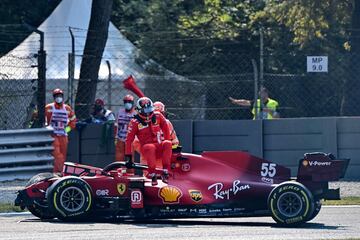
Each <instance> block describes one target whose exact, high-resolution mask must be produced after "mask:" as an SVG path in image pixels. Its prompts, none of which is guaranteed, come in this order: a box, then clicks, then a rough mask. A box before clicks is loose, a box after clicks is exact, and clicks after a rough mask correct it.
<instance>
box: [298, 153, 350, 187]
mask: <svg viewBox="0 0 360 240" xmlns="http://www.w3.org/2000/svg"><path fill="white" fill-rule="evenodd" d="M349 161H350V159H336V158H335V157H334V155H332V154H326V153H322V152H315V153H305V154H304V158H303V159H301V160H300V161H299V168H298V173H297V180H298V181H301V180H305V181H309V180H310V181H313V182H328V181H337V180H339V179H340V178H343V177H344V176H345V173H346V169H347V167H348V165H349Z"/></svg>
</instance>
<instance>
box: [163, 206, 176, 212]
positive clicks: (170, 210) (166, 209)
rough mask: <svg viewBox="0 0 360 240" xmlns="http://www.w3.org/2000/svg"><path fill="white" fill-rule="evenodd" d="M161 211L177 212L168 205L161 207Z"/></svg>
mask: <svg viewBox="0 0 360 240" xmlns="http://www.w3.org/2000/svg"><path fill="white" fill-rule="evenodd" d="M160 212H161V213H174V212H175V209H173V208H169V207H166V208H161V209H160Z"/></svg>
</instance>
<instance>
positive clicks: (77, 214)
mask: <svg viewBox="0 0 360 240" xmlns="http://www.w3.org/2000/svg"><path fill="white" fill-rule="evenodd" d="M47 199H48V202H49V207H50V209H51V210H52V212H53V213H54V214H55V216H56V217H57V218H59V219H61V220H80V219H83V218H84V217H85V216H86V215H87V214H88V213H89V211H90V210H91V206H92V193H91V188H90V186H89V184H87V183H86V182H85V181H84V180H82V179H80V178H78V177H73V176H71V177H65V178H61V179H59V180H57V181H56V182H55V183H54V184H53V185H52V186H51V187H50V188H49V191H48V196H47Z"/></svg>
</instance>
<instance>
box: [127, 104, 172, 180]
mask: <svg viewBox="0 0 360 240" xmlns="http://www.w3.org/2000/svg"><path fill="white" fill-rule="evenodd" d="M136 110H137V112H138V114H136V115H135V116H134V118H133V119H131V121H130V123H129V126H128V132H127V136H126V142H125V161H126V166H127V167H132V165H133V162H132V159H131V157H132V152H131V145H132V142H133V141H134V139H135V136H137V138H138V139H139V143H140V153H141V155H142V156H143V158H144V159H146V161H147V164H148V166H149V169H148V175H147V177H148V178H151V185H153V186H154V185H157V176H156V172H155V168H156V158H161V160H162V165H163V173H162V176H161V178H162V181H163V182H164V183H167V182H168V178H169V169H170V158H171V154H172V149H171V145H172V144H171V141H170V131H169V127H168V124H167V122H166V119H165V117H164V116H163V115H162V114H161V113H159V112H154V104H153V102H152V101H151V99H150V98H148V97H142V98H140V99H139V100H138V101H137V103H136Z"/></svg>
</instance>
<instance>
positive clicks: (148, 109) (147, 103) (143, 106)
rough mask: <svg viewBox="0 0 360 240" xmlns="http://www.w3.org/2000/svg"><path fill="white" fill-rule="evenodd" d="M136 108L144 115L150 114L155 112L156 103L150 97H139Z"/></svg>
mask: <svg viewBox="0 0 360 240" xmlns="http://www.w3.org/2000/svg"><path fill="white" fill-rule="evenodd" d="M136 110H137V111H138V112H139V114H140V115H142V116H146V117H147V116H150V115H152V113H153V112H154V104H153V102H152V101H151V99H150V98H148V97H142V98H139V99H138V101H137V103H136Z"/></svg>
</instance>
